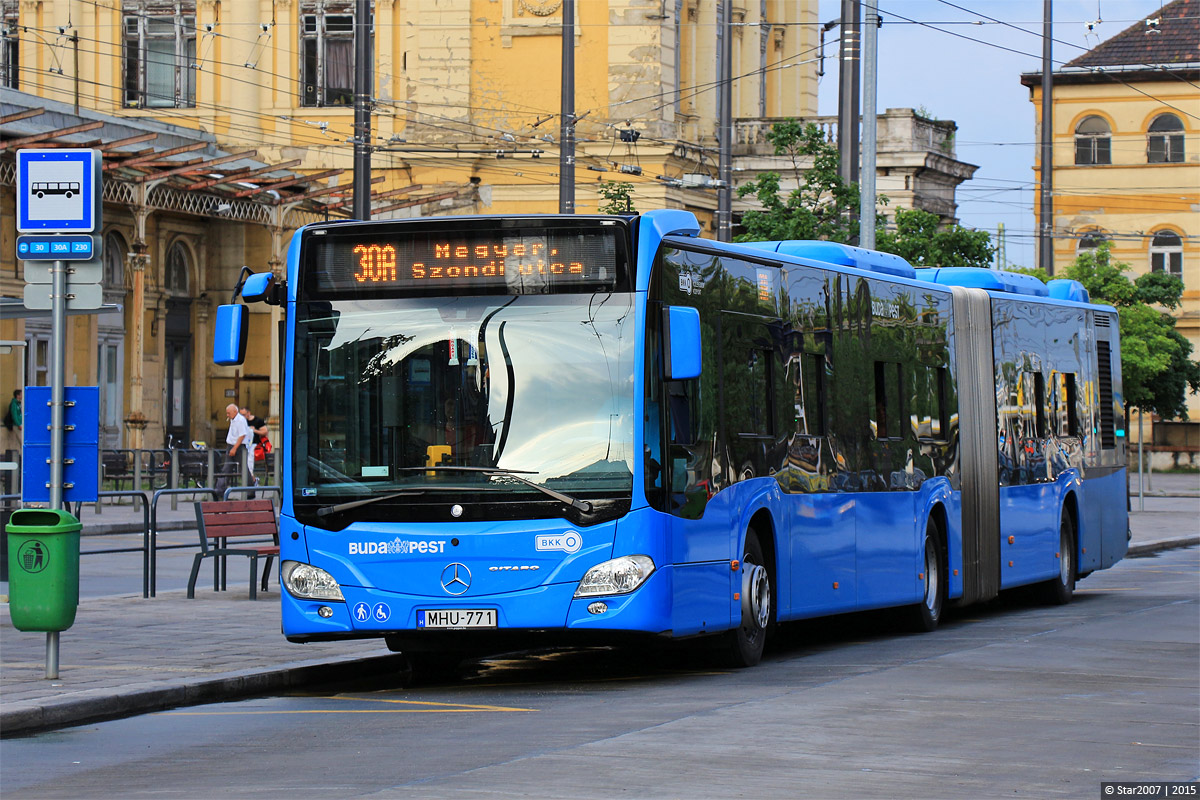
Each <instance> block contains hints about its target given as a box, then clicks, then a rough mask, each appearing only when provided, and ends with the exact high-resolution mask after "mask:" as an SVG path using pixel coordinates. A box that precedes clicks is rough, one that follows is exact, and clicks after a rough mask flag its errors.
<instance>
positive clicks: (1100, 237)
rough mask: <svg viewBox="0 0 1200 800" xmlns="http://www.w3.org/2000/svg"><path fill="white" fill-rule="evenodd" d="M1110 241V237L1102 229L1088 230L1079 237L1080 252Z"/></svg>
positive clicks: (1093, 248)
mask: <svg viewBox="0 0 1200 800" xmlns="http://www.w3.org/2000/svg"><path fill="white" fill-rule="evenodd" d="M1107 241H1108V237H1107V236H1105V235H1104V234H1103V233H1101V232H1100V231H1088V232H1087V233H1085V234H1083V235H1082V236H1080V237H1079V247H1078V250H1079V252H1081V253H1082V252H1083V251H1084V250H1095V249H1096V248H1097V247H1099V246H1100V245H1102V244H1104V243H1105V242H1107Z"/></svg>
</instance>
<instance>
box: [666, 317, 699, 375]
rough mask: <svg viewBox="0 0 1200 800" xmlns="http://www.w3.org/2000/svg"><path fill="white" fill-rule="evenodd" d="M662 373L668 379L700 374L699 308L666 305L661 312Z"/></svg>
mask: <svg viewBox="0 0 1200 800" xmlns="http://www.w3.org/2000/svg"><path fill="white" fill-rule="evenodd" d="M663 351H664V360H665V364H664V365H663V366H664V370H663V371H664V375H663V377H665V378H666V379H667V380H669V381H685V380H688V379H690V378H698V377H700V312H699V311H698V310H696V309H694V308H692V307H691V306H667V308H666V309H665V310H664V313H663Z"/></svg>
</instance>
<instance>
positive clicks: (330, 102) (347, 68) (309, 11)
mask: <svg viewBox="0 0 1200 800" xmlns="http://www.w3.org/2000/svg"><path fill="white" fill-rule="evenodd" d="M301 12H302V13H301V17H300V22H301V26H300V102H301V104H302V105H306V106H348V105H353V103H354V4H353V3H350V2H329V1H327V0H307V2H305V3H303V4H302V6H301ZM333 12H340V13H333ZM372 34H374V30H373V29H372Z"/></svg>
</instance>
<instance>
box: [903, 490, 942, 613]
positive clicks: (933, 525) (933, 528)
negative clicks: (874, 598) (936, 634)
mask: <svg viewBox="0 0 1200 800" xmlns="http://www.w3.org/2000/svg"><path fill="white" fill-rule="evenodd" d="M921 559H922V560H921V572H920V575H919V576H920V580H921V582H922V584H923V587H924V590H923V593H922V598H921V600H920V601H919V602H917V603H915V604H914V605H912V606H910V607H909V621H910V623H911V627H912V629H913V630H915V631H917V632H918V633H929V632H930V631H933V630H935V629H936V628H937V626H938V624H939V623H940V622H941V621H942V615H943V614H945V612H946V600H947V597H948V596H949V586H950V580H949V577H950V572H949V563H950V560H949V553H948V551H947V549H946V516H945V509H943V508H942V506H941V504H940V503H939V504H936V505H934V506H933V508H931V509H930V511H929V516H928V517H926V519H925V533H924V535H923V536H922V537H921Z"/></svg>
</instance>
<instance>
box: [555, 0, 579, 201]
mask: <svg viewBox="0 0 1200 800" xmlns="http://www.w3.org/2000/svg"><path fill="white" fill-rule="evenodd" d="M562 15H563V21H562V107H561V109H560V112H559V113H560V116H561V117H562V125H561V127H560V128H559V135H558V141H559V149H558V213H560V214H574V213H575V0H563V4H562Z"/></svg>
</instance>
